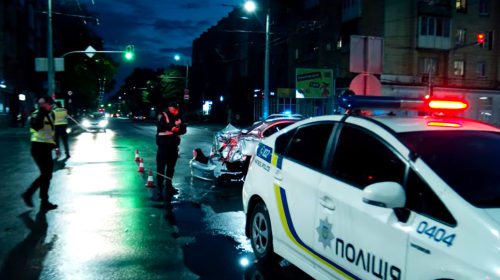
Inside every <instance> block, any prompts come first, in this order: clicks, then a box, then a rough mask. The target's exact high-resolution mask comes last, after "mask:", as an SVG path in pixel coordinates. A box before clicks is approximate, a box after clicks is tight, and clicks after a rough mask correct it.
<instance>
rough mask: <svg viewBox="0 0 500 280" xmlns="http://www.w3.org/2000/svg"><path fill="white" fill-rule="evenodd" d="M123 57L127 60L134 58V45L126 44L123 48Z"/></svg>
mask: <svg viewBox="0 0 500 280" xmlns="http://www.w3.org/2000/svg"><path fill="white" fill-rule="evenodd" d="M125 58H126V59H128V60H131V59H132V58H134V46H133V45H128V46H127V48H126V49H125Z"/></svg>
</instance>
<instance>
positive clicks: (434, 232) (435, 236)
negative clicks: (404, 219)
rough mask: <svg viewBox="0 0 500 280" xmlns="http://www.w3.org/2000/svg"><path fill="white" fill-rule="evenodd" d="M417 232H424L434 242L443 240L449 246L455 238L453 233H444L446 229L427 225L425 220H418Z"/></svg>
mask: <svg viewBox="0 0 500 280" xmlns="http://www.w3.org/2000/svg"><path fill="white" fill-rule="evenodd" d="M417 233H418V234H425V235H427V236H428V237H429V239H432V240H434V241H436V242H443V243H444V244H446V245H448V247H450V246H451V245H453V240H454V239H455V234H450V235H446V230H445V229H443V228H438V227H436V226H431V225H429V224H428V223H427V222H426V221H422V222H420V224H419V225H418V227H417Z"/></svg>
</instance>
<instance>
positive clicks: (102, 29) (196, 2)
mask: <svg viewBox="0 0 500 280" xmlns="http://www.w3.org/2000/svg"><path fill="white" fill-rule="evenodd" d="M228 1H229V2H233V1H230V0H228ZM104 2H105V3H104ZM89 8H90V9H94V10H95V11H96V12H97V13H98V14H99V15H98V18H99V22H100V23H101V25H100V26H97V27H95V30H96V32H97V33H98V34H99V35H100V36H101V37H103V39H104V43H105V48H106V49H107V50H124V49H125V47H126V46H127V45H134V46H135V57H134V60H132V61H127V60H124V59H123V58H122V55H112V57H113V58H114V59H116V60H117V61H118V62H119V63H120V68H119V69H118V75H117V77H116V80H117V86H116V88H117V89H119V88H120V87H121V85H122V84H123V80H124V79H125V78H126V77H127V76H128V75H129V74H130V73H131V72H132V71H133V69H134V68H136V67H141V68H144V67H147V68H166V67H168V66H169V65H170V64H171V63H175V61H174V60H172V58H173V56H174V55H175V54H180V55H182V56H183V57H185V58H190V57H191V54H192V50H191V48H192V41H193V40H194V39H195V38H197V37H198V36H199V35H200V34H202V33H203V32H204V31H206V30H207V29H208V28H210V27H211V26H213V25H215V24H217V21H218V20H220V19H221V18H223V17H226V16H227V14H228V12H229V11H230V10H229V9H228V8H224V7H222V6H221V4H220V0H185V1H178V0H177V1H174V0H168V1H162V0H144V1H137V0H106V1H96V4H95V5H91V6H89Z"/></svg>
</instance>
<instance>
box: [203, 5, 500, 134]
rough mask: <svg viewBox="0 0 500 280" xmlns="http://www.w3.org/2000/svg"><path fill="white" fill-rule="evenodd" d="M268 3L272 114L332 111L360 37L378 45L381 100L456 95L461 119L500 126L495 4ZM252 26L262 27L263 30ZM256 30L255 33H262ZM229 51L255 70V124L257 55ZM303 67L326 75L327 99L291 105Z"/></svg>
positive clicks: (259, 87) (239, 49)
mask: <svg viewBox="0 0 500 280" xmlns="http://www.w3.org/2000/svg"><path fill="white" fill-rule="evenodd" d="M271 3H272V5H270V6H267V7H269V8H270V9H271V23H272V25H271V30H272V34H271V48H270V53H271V69H270V91H271V100H270V104H271V108H270V113H277V112H283V111H290V112H291V113H300V114H303V115H305V116H317V115H323V114H331V113H333V112H335V97H336V96H338V95H339V94H341V93H342V92H343V91H344V90H346V89H348V88H349V87H350V85H351V82H352V80H353V78H354V77H355V76H356V75H357V73H351V72H350V62H351V52H350V51H351V36H353V35H359V36H372V37H380V38H383V43H384V51H383V58H382V60H383V72H382V73H381V74H376V75H375V77H376V78H377V79H378V80H379V82H380V84H381V94H382V95H395V96H413V97H423V96H425V95H427V94H429V93H432V94H434V95H436V96H443V97H444V96H460V97H463V98H466V99H468V100H469V103H470V105H471V108H470V110H469V111H468V113H467V115H466V117H471V118H474V119H478V120H481V121H485V122H488V123H491V124H494V125H499V124H500V100H499V98H500V97H499V95H500V83H499V81H500V70H499V60H500V44H498V41H497V38H499V37H498V36H500V33H499V32H498V26H500V24H499V21H500V18H499V17H498V16H499V13H500V2H498V1H493V0H476V1H467V0H405V1H398V0H297V1H272V2H271ZM240 16H241V15H238V16H237V17H240ZM230 18H231V16H229V17H228V19H230ZM234 18H236V16H235V17H234ZM228 21H230V20H228ZM256 23H258V24H261V27H260V28H262V23H260V22H256ZM258 24H256V25H254V26H253V27H254V28H259V25H258ZM221 26H222V21H221V22H219V24H218V25H217V26H215V27H212V28H211V29H210V30H209V31H207V32H205V33H204V34H203V35H202V36H200V39H199V40H198V41H199V42H201V41H202V38H203V37H204V36H205V37H214V36H213V35H209V33H210V32H211V30H212V29H216V28H220V27H221ZM227 27H228V26H226V28H227ZM229 27H231V26H229ZM233 27H234V28H235V29H238V28H241V27H239V26H233ZM235 29H233V30H235ZM248 30H255V29H248ZM219 33H220V32H219ZM478 34H484V36H485V42H484V44H482V45H481V46H479V45H478V44H477V36H478ZM253 35H254V34H253V33H250V34H248V36H250V37H251V36H253ZM224 36H227V34H226V35H224ZM240 36H242V35H241V34H240ZM260 38H263V37H262V36H261V37H260ZM203 40H204V39H203ZM239 40H240V41H244V40H245V39H242V38H240V39H239ZM249 40H250V41H254V40H256V39H255V38H252V39H249ZM218 42H219V43H220V44H222V45H220V48H224V46H223V44H224V41H223V40H219V41H218ZM259 42H261V43H263V41H259ZM195 44H196V43H195ZM226 44H233V45H231V46H232V47H233V50H234V51H237V52H239V53H240V54H242V53H250V54H249V55H248V56H247V57H251V58H252V59H253V61H249V62H242V63H243V64H242V65H244V63H250V64H251V63H254V66H256V67H254V69H255V70H254V71H255V72H254V74H255V75H254V76H251V75H250V76H249V84H251V86H249V88H248V90H252V88H254V90H255V94H254V98H255V99H254V106H253V107H254V119H256V118H258V117H259V116H260V115H261V114H262V110H261V107H262V105H261V104H262V98H261V92H258V90H262V87H263V77H262V74H263V73H262V71H261V69H263V64H264V61H263V59H264V57H263V53H262V50H261V49H259V48H258V47H257V48H255V46H256V45H255V44H254V48H253V49H252V48H246V47H243V45H240V44H237V45H234V44H235V43H234V41H226ZM198 45H199V46H203V45H204V43H198ZM226 47H227V46H226ZM200 49H202V47H198V48H197V47H195V46H194V47H193V56H196V55H198V54H199V53H200ZM207 49H208V50H210V49H211V48H207ZM240 57H244V56H242V55H240ZM193 61H194V58H193ZM240 61H244V60H240ZM259 67H260V69H259ZM300 68H306V69H318V70H322V69H323V70H326V69H329V70H331V73H333V83H334V95H333V96H332V98H296V94H295V93H296V92H297V91H298V89H297V88H296V82H297V69H300ZM239 69H241V67H239ZM219 71H220V72H226V73H227V72H228V71H229V72H230V73H227V75H230V74H231V75H241V74H240V73H241V72H237V71H236V70H234V68H231V67H230V66H228V65H220V69H219ZM210 75H213V73H212V74H211V73H207V75H203V76H204V78H207V79H208V80H210V81H212V82H213V81H214V79H212V78H208V77H210ZM261 77H262V78H261ZM225 81H226V82H227V83H231V82H234V81H235V79H234V76H226V79H225ZM245 86H246V85H245ZM228 93H230V91H228Z"/></svg>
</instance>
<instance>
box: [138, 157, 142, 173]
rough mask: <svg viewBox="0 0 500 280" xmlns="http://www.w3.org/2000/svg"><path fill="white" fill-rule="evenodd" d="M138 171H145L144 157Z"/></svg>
mask: <svg viewBox="0 0 500 280" xmlns="http://www.w3.org/2000/svg"><path fill="white" fill-rule="evenodd" d="M137 171H138V172H144V159H143V158H141V163H140V164H139V170H137Z"/></svg>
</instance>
